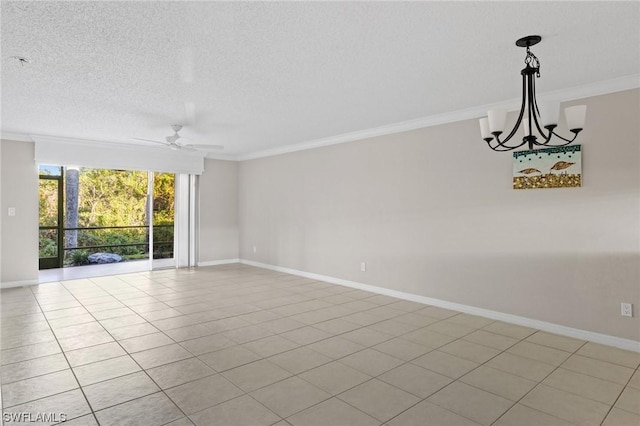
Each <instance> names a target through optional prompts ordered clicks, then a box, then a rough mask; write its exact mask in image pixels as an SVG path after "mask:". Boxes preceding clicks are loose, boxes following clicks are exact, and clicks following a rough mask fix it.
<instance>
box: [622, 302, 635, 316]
mask: <svg viewBox="0 0 640 426" xmlns="http://www.w3.org/2000/svg"><path fill="white" fill-rule="evenodd" d="M620 315H622V316H623V317H633V304H632V303H624V302H622V303H621V304H620Z"/></svg>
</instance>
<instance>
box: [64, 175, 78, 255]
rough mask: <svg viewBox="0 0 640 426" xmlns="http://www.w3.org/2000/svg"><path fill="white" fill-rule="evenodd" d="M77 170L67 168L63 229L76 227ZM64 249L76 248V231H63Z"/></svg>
mask: <svg viewBox="0 0 640 426" xmlns="http://www.w3.org/2000/svg"><path fill="white" fill-rule="evenodd" d="M79 174H80V172H79V170H78V169H76V168H67V174H66V184H65V204H66V208H65V215H64V227H65V228H77V227H78V185H79ZM64 246H65V247H77V246H78V231H75V230H74V231H65V234H64Z"/></svg>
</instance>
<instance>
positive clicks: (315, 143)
mask: <svg viewBox="0 0 640 426" xmlns="http://www.w3.org/2000/svg"><path fill="white" fill-rule="evenodd" d="M638 87H640V74H632V75H628V76H624V77H619V78H615V79H611V80H605V81H599V82H596V83H590V84H584V85H581V86H574V87H570V88H567V89H560V90H555V91H551V92H543V93H540V94H539V96H540V97H544V98H547V99H556V100H561V101H563V102H567V101H573V100H576V99H584V98H588V97H592V96H599V95H606V94H608V93H615V92H621V91H624V90H631V89H636V88H638ZM520 101H521V99H520V98H514V99H510V100H507V101H502V102H496V103H492V104H486V105H480V106H476V107H471V108H466V109H462V110H457V111H451V112H447V113H443V114H436V115H431V116H427V117H422V118H417V119H414V120H408V121H401V122H398V123H391V124H387V125H384V126H380V127H374V128H371V129H364V130H357V131H355V132H349V133H343V134H340V135H335V136H329V137H327V138H321V139H314V140H310V141H305V142H300V143H295V144H291V145H286V146H281V147H277V148H270V149H265V150H260V151H254V152H249V153H247V154H240V155H231V154H218V153H211V152H209V153H207V154H206V156H205V158H207V159H211V160H226V161H246V160H254V159H257V158H263V157H271V156H274V155H281V154H288V153H291V152H297V151H304V150H307V149H314V148H321V147H324V146H330V145H337V144H341V143H346V142H353V141H357V140H362V139H367V138H373V137H376V136H384V135H390V134H394V133H402V132H407V131H410V130H415V129H422V128H427V127H432V126H438V125H441V124H447V123H453V122H456V121H463V120H471V119H474V118H479V117H483V116H485V115H486V113H487V111H488V110H490V109H494V108H504V109H507V110H509V111H514V110H517V109H518V108H519V106H520ZM0 138H2V139H6V140H13V141H23V142H34V141H35V140H36V138H37V139H40V140H45V139H47V140H54V139H55V140H58V141H60V140H62V141H66V142H72V141H76V142H80V143H87V142H91V143H100V144H111V146H113V145H118V146H120V147H123V146H127V147H130V148H132V149H133V150H138V151H139V150H143V151H144V150H148V149H152V150H155V149H158V148H156V147H149V146H143V145H133V144H132V145H126V144H122V143H117V142H108V141H89V140H79V139H71V138H62V137H54V136H45V135H29V134H24V133H12V132H1V133H0Z"/></svg>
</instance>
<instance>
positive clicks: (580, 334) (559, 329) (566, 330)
mask: <svg viewBox="0 0 640 426" xmlns="http://www.w3.org/2000/svg"><path fill="white" fill-rule="evenodd" d="M240 263H243V264H245V265H250V266H256V267H259V268H265V269H270V270H273V271H278V272H284V273H287V274H291V275H298V276H300V277H305V278H310V279H313V280H318V281H325V282H328V283H331V284H338V285H342V286H345V287H351V288H355V289H358V290H364V291H370V292H372V293H378V294H383V295H385V296H391V297H396V298H398V299H403V300H409V301H412V302H418V303H424V304H426V305H431V306H437V307H440V308H445V309H452V310H454V311H459V312H464V313H465V314H471V315H478V316H481V317H485V318H489V319H493V320H498V321H504V322H507V323H511V324H516V325H521V326H524V327H530V328H535V329H538V330H542V331H546V332H549V333H554V334H559V335H562V336H567V337H573V338H576V339H581V340H588V341H590V342H595V343H600V344H603V345H607V346H613V347H616V348H620V349H626V350H630V351H635V352H640V342H638V341H635V340H631V339H623V338H621V337H615V336H610V335H608V334H601V333H595V332H592V331H586V330H581V329H578V328H572V327H565V326H563V325H559V324H554V323H550V322H546V321H540V320H536V319H531V318H526V317H521V316H517V315H511V314H506V313H503V312H497V311H492V310H489V309H483V308H477V307H475V306H469V305H463V304H460V303H453V302H448V301H446V300H440V299H433V298H431V297H425V296H420V295H417V294H411V293H405V292H402V291H397V290H391V289H388V288H384V287H377V286H373V285H369V284H362V283H359V282H355V281H349V280H343V279H341V278H334V277H328V276H325V275H320V274H314V273H311V272H305V271H299V270H296V269H290V268H284V267H282V266H275V265H269V264H266V263H260V262H254V261H252V260H246V259H240Z"/></svg>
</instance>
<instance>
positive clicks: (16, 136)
mask: <svg viewBox="0 0 640 426" xmlns="http://www.w3.org/2000/svg"><path fill="white" fill-rule="evenodd" d="M0 139H2V140H4V141H17V142H34V140H33V139H31V136H29V135H27V134H26V133H13V132H0Z"/></svg>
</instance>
